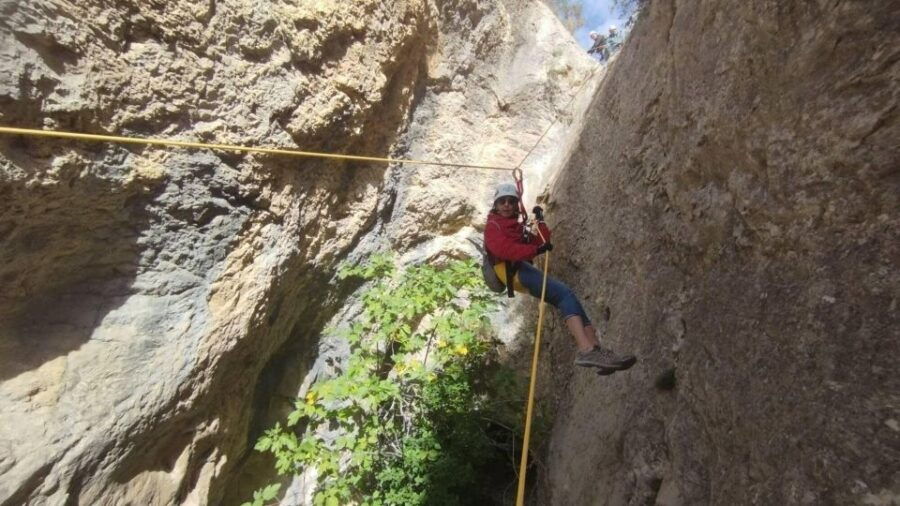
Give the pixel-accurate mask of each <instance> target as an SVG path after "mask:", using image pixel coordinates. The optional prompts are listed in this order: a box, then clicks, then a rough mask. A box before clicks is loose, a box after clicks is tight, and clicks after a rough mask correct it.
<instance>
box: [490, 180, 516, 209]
mask: <svg viewBox="0 0 900 506" xmlns="http://www.w3.org/2000/svg"><path fill="white" fill-rule="evenodd" d="M500 197H515V198H517V199H518V198H519V192H517V191H516V185H514V184H512V183H500V184H499V185H497V188H496V189H495V190H494V200H493V201H492V202H493V203H494V204H496V203H497V199H499V198H500Z"/></svg>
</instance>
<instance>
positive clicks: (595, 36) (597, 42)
mask: <svg viewBox="0 0 900 506" xmlns="http://www.w3.org/2000/svg"><path fill="white" fill-rule="evenodd" d="M590 37H591V40H592V41H594V44H593V45H592V46H591V48H590V49H588V54H595V55H597V56H598V57H599V58H600V60H601V61H603V60H605V59H607V58H609V49H608V47H607V44H606V37H604V36H603V35H601V34H599V33H597V32H591V33H590Z"/></svg>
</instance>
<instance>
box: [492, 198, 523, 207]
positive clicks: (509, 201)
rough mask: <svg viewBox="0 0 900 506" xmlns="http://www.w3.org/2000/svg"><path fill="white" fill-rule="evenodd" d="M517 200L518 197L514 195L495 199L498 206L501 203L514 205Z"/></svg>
mask: <svg viewBox="0 0 900 506" xmlns="http://www.w3.org/2000/svg"><path fill="white" fill-rule="evenodd" d="M517 202H519V199H517V198H515V197H500V198H499V199H497V205H498V206H499V205H503V204H509V205H511V206H514V205H516V203H517Z"/></svg>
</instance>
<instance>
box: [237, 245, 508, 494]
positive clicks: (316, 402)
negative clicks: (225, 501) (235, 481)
mask: <svg viewBox="0 0 900 506" xmlns="http://www.w3.org/2000/svg"><path fill="white" fill-rule="evenodd" d="M340 276H341V277H349V276H355V277H359V278H362V279H364V280H367V281H369V287H368V289H367V290H365V292H364V293H363V295H362V304H363V312H362V315H361V316H360V317H359V318H358V320H357V321H354V322H352V323H351V324H350V325H349V327H348V328H346V329H344V330H343V332H342V337H344V338H345V339H346V340H347V342H348V343H349V345H350V354H349V356H347V357H346V358H345V359H343V360H342V361H341V363H340V364H337V365H336V370H337V373H336V374H335V375H334V376H333V377H331V378H330V379H327V380H325V381H320V382H318V383H315V384H314V385H313V386H312V387H310V389H309V390H308V392H307V394H306V396H305V397H304V398H301V399H298V400H297V402H296V405H295V409H294V411H293V412H292V413H290V415H289V416H288V418H287V421H286V423H285V424H284V425H282V424H280V423H279V424H276V425H275V427H273V428H271V429H269V430H268V431H266V432H265V434H264V435H263V436H262V437H261V438H260V439H259V441H258V443H257V444H256V449H257V450H260V451H265V452H270V453H271V454H272V455H273V456H274V457H275V467H276V469H277V470H278V472H279V473H280V474H283V473H300V472H302V471H303V470H305V469H308V468H315V470H316V473H317V476H318V478H317V479H318V487H317V490H316V492H315V496H314V504H316V505H317V506H337V505H344V504H359V505H362V506H379V505H404V506H406V505H425V504H428V505H456V504H473V502H472V501H474V503H479V504H489V503H491V502H495V501H494V498H495V497H496V495H497V494H496V490H495V489H494V488H493V487H495V486H496V484H497V483H498V482H499V483H503V482H504V481H509V480H510V479H512V477H513V476H514V474H513V473H514V469H513V466H514V462H515V459H512V458H510V456H511V454H512V452H514V451H515V445H516V442H517V439H516V434H515V433H514V431H517V430H518V429H519V427H520V421H521V404H522V402H521V399H522V397H521V395H520V394H519V392H517V391H515V390H516V388H518V386H517V385H516V382H515V381H512V382H511V381H510V377H512V376H513V375H511V374H510V373H509V371H508V370H506V371H505V370H503V369H502V368H501V367H500V366H499V365H497V364H496V362H495V361H493V360H491V357H492V353H491V352H492V349H493V343H492V341H491V339H490V336H489V325H488V320H487V315H488V312H489V311H490V310H491V309H492V307H493V304H494V301H493V296H492V294H491V293H490V292H488V291H487V290H486V289H484V287H483V284H482V282H481V279H480V271H479V268H478V266H477V265H476V264H475V262H473V261H454V262H452V263H450V264H449V265H447V266H445V267H443V268H435V267H432V266H428V265H421V266H416V267H411V268H409V269H407V270H405V271H402V272H400V271H398V270H396V269H395V268H394V262H393V259H392V257H390V256H388V255H376V256H374V257H373V258H372V259H371V260H370V261H369V262H367V263H365V264H363V265H360V266H354V267H346V268H344V269H342V271H341V273H340ZM498 378H500V379H499V380H498ZM498 397H500V399H499V400H498ZM275 493H277V488H276V489H275V490H274V491H273V490H272V489H271V488H266V489H264V490H261V491H258V492H257V493H256V496H255V497H254V502H253V503H252V504H253V505H258V504H264V502H265V501H267V500H269V499H271V498H272V497H274V494H275ZM245 504H251V503H245Z"/></svg>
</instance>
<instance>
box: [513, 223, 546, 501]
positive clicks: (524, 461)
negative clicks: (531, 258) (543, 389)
mask: <svg viewBox="0 0 900 506" xmlns="http://www.w3.org/2000/svg"><path fill="white" fill-rule="evenodd" d="M538 233H539V234H540V227H538ZM541 239H543V234H541ZM544 255H545V256H544V281H543V283H542V285H541V303H540V306H539V308H538V324H537V330H536V331H535V335H534V356H533V357H532V358H531V380H530V381H529V385H528V404H527V407H526V408H525V437H524V438H522V457H521V459H520V461H519V490H518V493H517V494H516V506H524V504H525V474H526V468H527V467H528V445H529V443H530V442H531V418H532V412H533V411H534V387H535V385H536V384H537V364H538V355H540V352H541V329H542V328H543V327H544V298H545V296H546V294H547V271H549V270H550V252H549V251H548V252H546V253H544Z"/></svg>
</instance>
